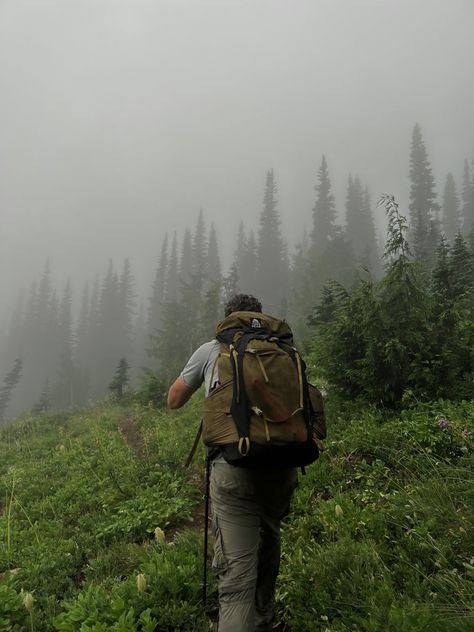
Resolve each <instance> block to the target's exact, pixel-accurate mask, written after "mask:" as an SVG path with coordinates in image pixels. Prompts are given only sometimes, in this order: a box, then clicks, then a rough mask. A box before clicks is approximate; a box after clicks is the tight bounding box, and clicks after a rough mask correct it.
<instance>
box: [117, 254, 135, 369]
mask: <svg viewBox="0 0 474 632" xmlns="http://www.w3.org/2000/svg"><path fill="white" fill-rule="evenodd" d="M135 299H136V296H135V277H134V276H133V272H132V267H131V265H130V260H129V259H128V258H126V259H125V260H124V262H123V265H122V272H121V274H120V278H119V312H118V313H117V319H118V321H119V328H120V334H119V335H120V339H119V340H118V341H117V345H118V346H119V348H120V352H121V353H122V355H123V356H129V355H130V354H131V353H132V338H133V319H134V316H135V307H136V303H135Z"/></svg>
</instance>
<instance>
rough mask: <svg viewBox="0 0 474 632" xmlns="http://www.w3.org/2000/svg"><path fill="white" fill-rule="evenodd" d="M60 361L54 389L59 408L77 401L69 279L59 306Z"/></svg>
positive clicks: (56, 403) (66, 406)
mask: <svg viewBox="0 0 474 632" xmlns="http://www.w3.org/2000/svg"><path fill="white" fill-rule="evenodd" d="M57 340H58V361H59V366H58V367H57V371H56V380H55V384H54V389H53V396H54V403H55V405H56V406H57V407H59V408H69V407H70V406H73V405H74V404H75V403H76V392H75V391H76V385H77V371H76V367H75V365H74V360H73V333H72V291H71V285H70V283H69V281H68V282H67V284H66V287H65V288H64V292H63V296H62V299H61V303H60V306H59V317H58V328H57Z"/></svg>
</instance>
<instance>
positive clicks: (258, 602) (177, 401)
mask: <svg viewBox="0 0 474 632" xmlns="http://www.w3.org/2000/svg"><path fill="white" fill-rule="evenodd" d="M225 317H226V318H225V319H224V321H221V322H220V323H219V324H218V327H217V333H216V338H215V339H214V340H212V341H210V342H207V343H205V344H203V345H202V346H200V347H199V348H198V349H197V350H196V351H195V352H194V353H193V355H192V356H191V358H190V359H189V360H188V362H187V364H186V366H185V367H184V369H183V371H182V373H181V375H180V376H179V377H178V378H177V379H176V381H175V382H174V384H173V385H172V386H171V388H170V390H169V393H168V407H169V408H180V407H181V406H183V405H184V404H185V403H186V402H187V401H188V400H189V398H190V397H191V395H192V394H193V393H194V392H195V391H196V390H197V389H198V388H199V387H200V386H201V384H202V383H204V385H205V393H206V399H205V402H204V430H203V439H204V442H205V443H206V444H207V445H208V446H214V447H212V448H209V450H210V452H211V456H212V464H211V474H210V496H211V503H212V515H213V524H212V526H213V535H214V558H213V563H212V568H213V571H214V573H215V575H216V577H217V580H218V587H219V626H218V630H219V632H256V631H259V632H264V631H270V630H276V629H278V627H275V608H274V593H275V583H276V578H277V575H278V571H279V565H280V521H281V519H282V518H284V517H285V516H286V515H287V513H288V510H289V505H290V500H291V496H292V494H293V491H294V489H295V488H296V486H297V469H296V467H293V466H291V465H304V464H305V463H309V462H311V461H313V460H314V459H315V458H317V447H316V444H315V442H314V440H313V432H311V433H309V431H308V433H306V430H305V428H306V426H305V425H304V424H305V422H304V420H303V408H305V406H304V405H303V382H304V384H306V378H305V376H304V368H303V369H302V366H303V367H304V363H302V361H301V360H300V358H299V355H298V354H297V351H296V349H294V347H291V346H290V344H289V343H290V342H291V341H292V338H291V331H290V330H289V327H288V326H287V325H286V323H284V321H278V320H277V319H273V318H272V317H269V316H267V315H265V314H263V313H262V306H261V303H260V301H258V300H257V299H256V298H255V297H253V296H249V295H245V294H239V295H236V296H234V297H233V298H232V299H231V300H230V301H229V302H228V303H227V304H226V306H225ZM251 340H252V341H254V346H255V348H252V345H251V343H250V341H251ZM272 354H273V355H272ZM249 356H252V357H251V359H247V358H248V357H249ZM257 356H258V357H257ZM280 356H281V357H283V356H285V357H284V359H285V361H287V362H288V363H289V364H288V368H287V365H286V364H285V365H284V366H283V365H282V364H281V362H280ZM290 356H291V359H290ZM274 357H275V358H278V359H276V360H275V359H273V358H274ZM250 361H252V362H253V364H254V365H255V370H256V371H258V373H256V374H255V375H256V377H255V378H251V377H250V376H251V372H252V370H253V369H252V367H250V368H249V365H248V362H250ZM245 363H247V364H245ZM282 366H283V369H281V367H282ZM239 367H240V372H239ZM274 367H280V368H279V371H281V370H283V371H284V373H285V372H286V373H287V374H283V375H281V379H283V380H284V381H285V385H283V386H279V387H278V390H279V391H280V393H278V392H276V393H275V391H273V392H272V391H271V390H270V388H269V387H270V386H272V383H273V384H275V381H278V380H277V378H274V377H273V375H272V373H271V370H272V368H274ZM242 373H244V374H245V380H244V378H243V376H242V375H241V374H242ZM290 374H291V375H290ZM293 374H294V375H295V378H294V381H295V384H296V386H295V388H296V390H297V393H296V395H295V397H296V398H297V400H298V402H301V406H299V405H298V404H296V408H295V410H294V411H289V408H293V407H292V406H291V405H290V404H291V402H290V399H291V398H290V396H289V394H288V395H284V394H283V395H281V391H284V390H285V388H286V383H288V384H291V383H292V379H293V378H292V376H293ZM303 378H304V379H303ZM298 384H299V386H298ZM300 387H301V388H300ZM254 388H255V389H256V391H255V392H254V391H253V390H252V389H254ZM290 390H291V389H290ZM246 391H249V392H246ZM305 393H306V395H307V387H306V390H305ZM255 399H258V400H259V407H257V406H251V404H252V403H254V402H253V400H255ZM304 401H306V400H304ZM289 402H290V403H289ZM242 403H244V408H246V410H245V415H244V417H245V416H246V418H242V415H241V410H240V409H241V408H242ZM239 407H240V409H239ZM288 407H289V408H288ZM308 407H309V405H308ZM262 410H263V412H262ZM229 411H230V412H229ZM267 411H270V413H271V414H270V413H268V412H267ZM265 415H267V416H268V423H267V417H265ZM271 422H275V423H274V424H273V423H271ZM281 422H283V423H281ZM206 424H207V427H206ZM290 424H291V425H290ZM269 426H272V427H271V428H270V429H269ZM275 428H277V430H275ZM283 428H284V430H282V429H283ZM301 428H303V431H304V432H303V434H304V438H302V437H301ZM275 432H276V433H277V434H276V435H275V436H276V437H277V438H279V441H277V442H276V443H277V444H278V445H276V446H275V445H273V438H272V436H271V434H272V433H275ZM282 432H283V433H286V434H288V433H290V432H291V442H292V443H291V445H292V447H291V448H290V452H288V451H287V450H286V447H285V446H286V444H287V440H286V435H285V434H282ZM259 433H260V434H259ZM278 433H280V434H278ZM266 444H268V445H266ZM288 445H289V444H288ZM295 446H297V448H296V449H297V450H298V451H299V452H298V457H297V459H296V461H295V456H294V452H292V450H294V449H295ZM275 451H276V452H275ZM301 451H303V457H301V455H300V452H301ZM287 453H288V454H290V456H289V461H288V463H289V464H290V465H287V464H286V461H285V459H286V458H287V457H286V455H287ZM275 455H276V457H275ZM275 458H276V461H277V462H276V463H274V460H275ZM301 458H303V461H301ZM229 461H230V462H229Z"/></svg>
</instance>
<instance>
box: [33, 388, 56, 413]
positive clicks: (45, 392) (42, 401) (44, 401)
mask: <svg viewBox="0 0 474 632" xmlns="http://www.w3.org/2000/svg"><path fill="white" fill-rule="evenodd" d="M51 401H52V395H51V387H50V384H49V380H48V379H46V381H45V383H44V386H43V388H42V390H41V395H40V398H39V400H38V401H37V402H36V404H34V406H33V408H32V409H31V414H32V415H35V416H36V415H41V414H42V413H46V412H48V410H50V409H51V405H52V404H51Z"/></svg>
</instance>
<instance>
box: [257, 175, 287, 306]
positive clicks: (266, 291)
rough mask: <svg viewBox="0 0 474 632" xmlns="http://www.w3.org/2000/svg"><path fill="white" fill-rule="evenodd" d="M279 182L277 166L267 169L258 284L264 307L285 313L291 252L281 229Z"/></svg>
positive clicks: (260, 234)
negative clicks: (277, 180) (274, 168)
mask: <svg viewBox="0 0 474 632" xmlns="http://www.w3.org/2000/svg"><path fill="white" fill-rule="evenodd" d="M277 206H278V202H277V186H276V182H275V175H274V173H273V169H272V170H270V171H268V172H267V176H266V182H265V194H264V198H263V209H262V212H261V214H260V229H259V233H258V250H257V270H256V286H257V292H258V295H259V297H260V300H261V301H262V304H263V307H264V309H266V310H267V311H268V312H270V313H272V312H273V313H275V314H279V313H281V309H282V304H283V302H284V299H285V297H286V293H287V286H288V275H289V266H288V254H287V251H286V244H285V243H284V241H283V237H282V235H281V229H280V224H281V220H280V214H279V212H278V208H277Z"/></svg>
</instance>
